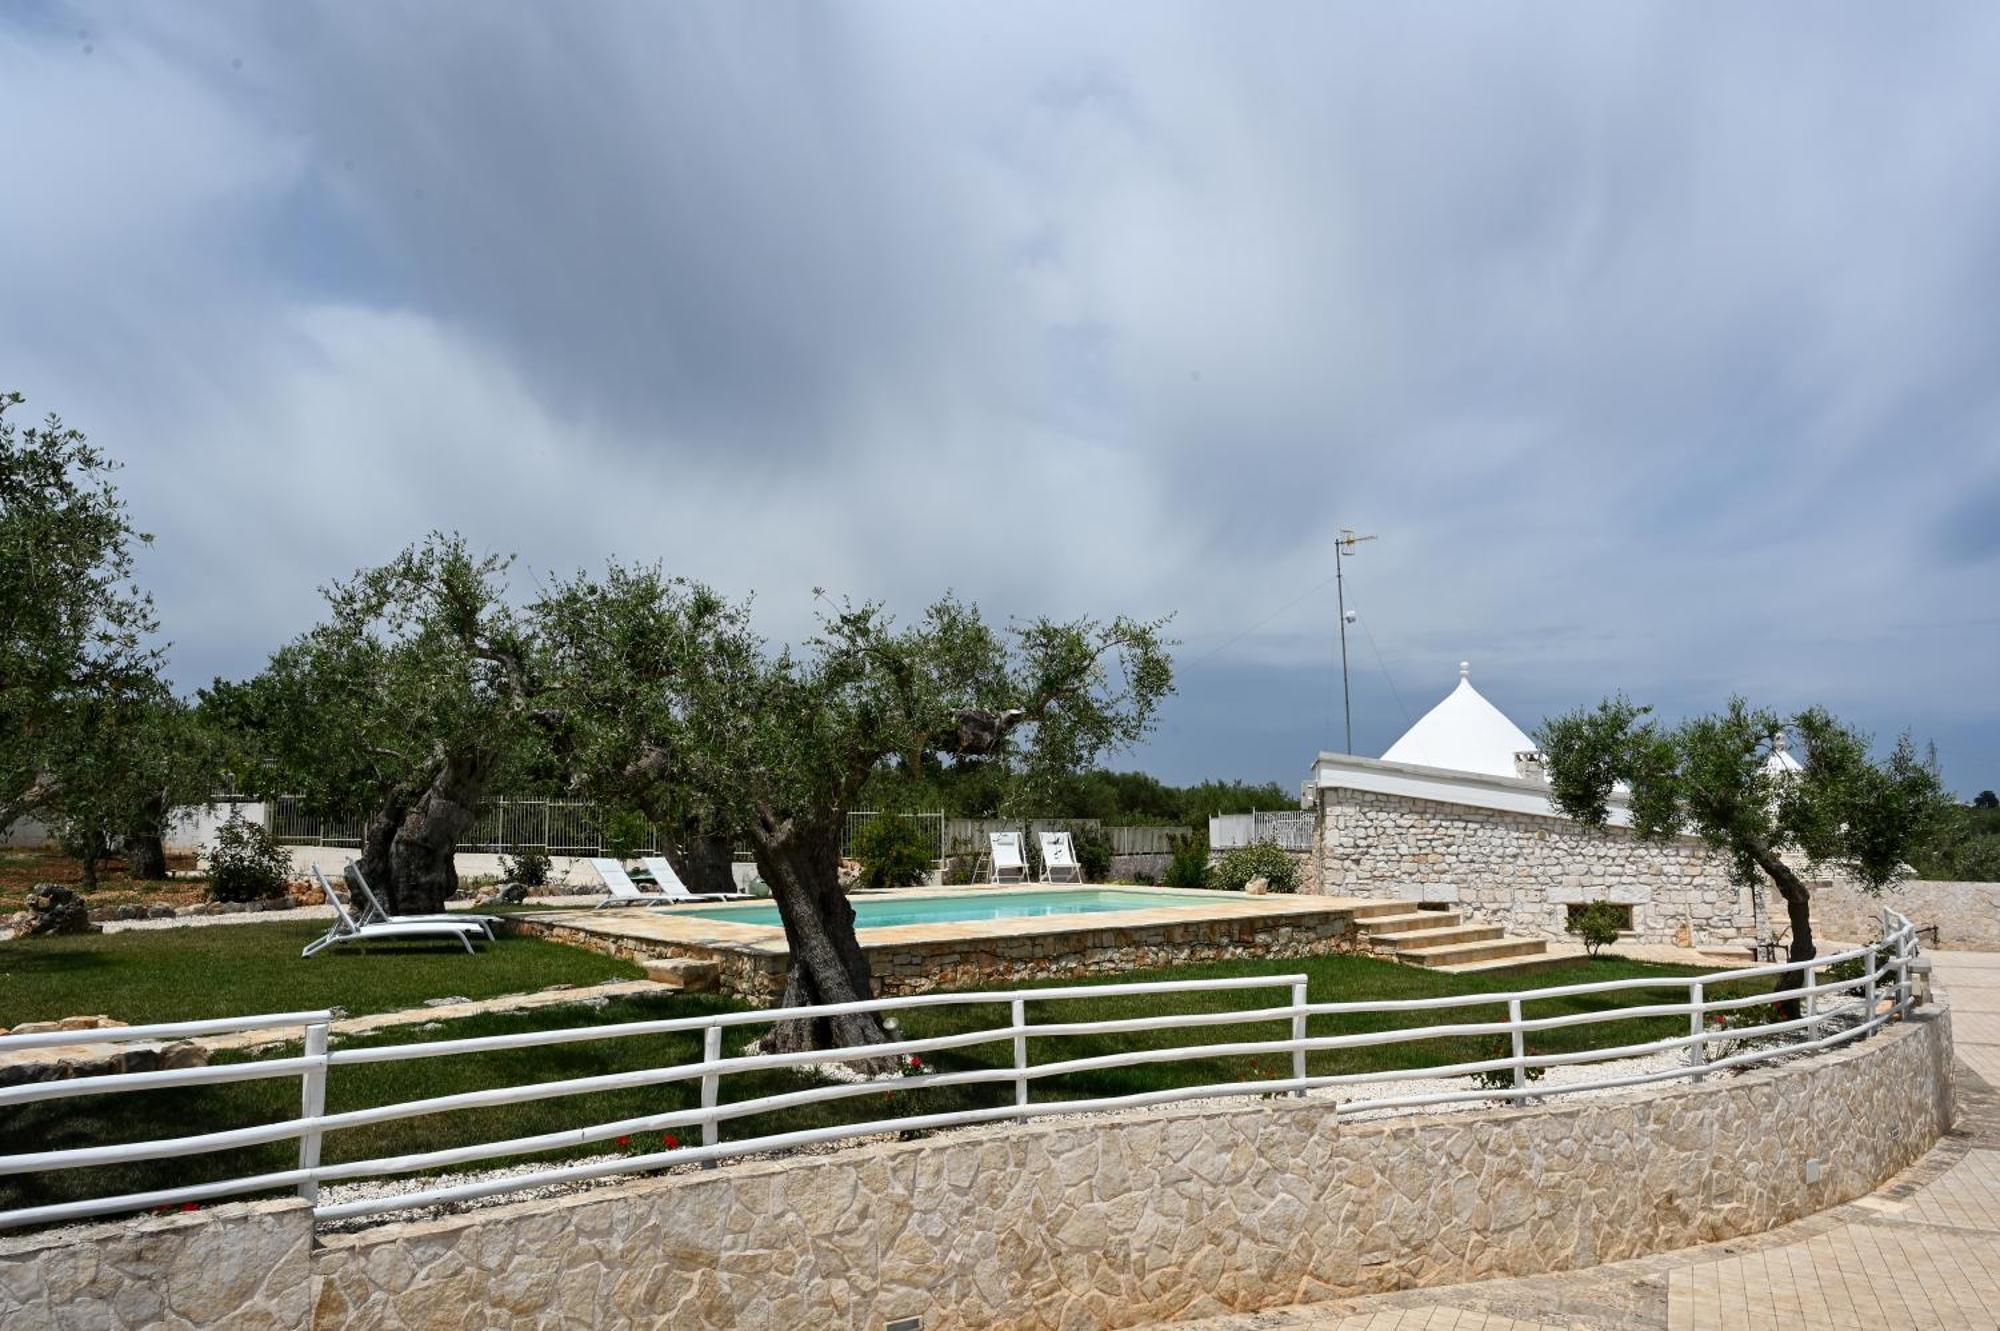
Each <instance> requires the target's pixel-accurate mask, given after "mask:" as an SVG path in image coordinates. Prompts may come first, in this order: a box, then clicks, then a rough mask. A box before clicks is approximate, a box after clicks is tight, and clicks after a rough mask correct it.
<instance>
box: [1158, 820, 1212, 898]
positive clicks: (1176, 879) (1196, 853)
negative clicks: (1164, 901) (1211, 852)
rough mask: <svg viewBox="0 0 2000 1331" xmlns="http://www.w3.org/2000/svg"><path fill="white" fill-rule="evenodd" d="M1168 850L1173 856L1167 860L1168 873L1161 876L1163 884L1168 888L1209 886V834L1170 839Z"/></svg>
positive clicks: (1199, 833)
mask: <svg viewBox="0 0 2000 1331" xmlns="http://www.w3.org/2000/svg"><path fill="white" fill-rule="evenodd" d="M1167 848H1168V850H1169V851H1171V852H1172V854H1171V857H1170V858H1169V859H1168V860H1167V871H1166V872H1165V873H1164V874H1162V875H1160V881H1161V882H1162V883H1164V884H1166V885H1167V886H1168V887H1207V886H1208V833H1207V832H1189V833H1187V834H1186V835H1184V836H1177V837H1170V838H1168V840H1167Z"/></svg>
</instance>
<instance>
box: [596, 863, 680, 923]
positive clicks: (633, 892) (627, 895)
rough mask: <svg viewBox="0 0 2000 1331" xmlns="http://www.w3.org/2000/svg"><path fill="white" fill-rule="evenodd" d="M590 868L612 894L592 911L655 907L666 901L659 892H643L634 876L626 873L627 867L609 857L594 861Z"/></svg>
mask: <svg viewBox="0 0 2000 1331" xmlns="http://www.w3.org/2000/svg"><path fill="white" fill-rule="evenodd" d="M590 867H591V868H593V869H595V870H596V871H597V876H598V877H599V878H600V879H602V880H603V882H604V889H605V891H607V892H609V893H610V894H611V895H610V896H607V897H606V898H604V900H602V901H600V902H598V903H597V904H596V905H595V906H592V907H591V909H592V910H603V909H604V908H605V907H606V906H655V905H658V904H660V903H661V902H663V901H665V900H666V898H665V897H664V896H662V895H661V894H659V893H657V892H641V891H640V890H639V885H638V884H637V883H635V882H633V881H632V875H631V874H629V873H626V872H625V866H624V865H622V864H620V863H619V862H618V861H617V860H614V859H611V858H610V857H608V856H606V857H604V858H601V859H594V860H592V861H591V862H590Z"/></svg>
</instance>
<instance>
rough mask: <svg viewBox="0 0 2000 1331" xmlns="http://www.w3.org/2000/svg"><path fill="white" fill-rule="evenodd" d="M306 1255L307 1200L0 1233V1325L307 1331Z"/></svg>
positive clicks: (27, 1330) (37, 1329)
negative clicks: (81, 1227)
mask: <svg viewBox="0 0 2000 1331" xmlns="http://www.w3.org/2000/svg"><path fill="white" fill-rule="evenodd" d="M312 1256H313V1248H312V1207H311V1206H310V1205H308V1204H307V1203H305V1202H302V1201H282V1202H249V1203H241V1202H239V1203H231V1204H229V1205H225V1206H216V1207H212V1208H209V1209H207V1210H203V1211H200V1212H197V1213H194V1214H189V1215H180V1214H175V1215H170V1216H148V1217H146V1218H145V1219H142V1220H126V1221H119V1222H115V1223H112V1224H102V1225H93V1226H90V1227H89V1228H88V1229H84V1230H73V1229H72V1230H53V1231H49V1232H46V1233H41V1234H25V1235H19V1236H8V1235H4V1234H0V1327H5V1328H7V1331H47V1329H52V1328H57V1327H61V1328H71V1327H74V1328H79V1331H81V1329H82V1328H91V1329H92V1331H96V1329H97V1328H120V1329H121V1331H122V1329H124V1328H131V1329H132V1331H139V1328H142V1327H143V1328H153V1327H165V1328H170V1329H171V1331H207V1328H211V1327H214V1328H223V1327H227V1328H230V1331H237V1329H238V1328H240V1329H241V1331H264V1328H271V1329H272V1331H280V1329H282V1331H302V1329H303V1328H306V1327H309V1326H311V1325H312V1308H313V1289H312V1277H313V1262H312Z"/></svg>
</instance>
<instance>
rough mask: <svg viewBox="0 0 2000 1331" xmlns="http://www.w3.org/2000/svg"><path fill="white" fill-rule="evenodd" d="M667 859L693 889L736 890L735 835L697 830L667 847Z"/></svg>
mask: <svg viewBox="0 0 2000 1331" xmlns="http://www.w3.org/2000/svg"><path fill="white" fill-rule="evenodd" d="M665 850H666V853H667V860H668V862H669V863H671V864H672V865H673V866H674V872H675V873H677V874H679V875H680V876H681V881H682V882H683V883H686V884H687V885H688V890H689V891H691V892H734V891H735V890H736V842H735V839H734V838H732V837H727V836H717V835H715V834H713V833H697V834H695V835H692V836H688V837H684V838H681V839H680V840H679V841H678V842H677V843H676V844H674V845H671V846H668V847H665Z"/></svg>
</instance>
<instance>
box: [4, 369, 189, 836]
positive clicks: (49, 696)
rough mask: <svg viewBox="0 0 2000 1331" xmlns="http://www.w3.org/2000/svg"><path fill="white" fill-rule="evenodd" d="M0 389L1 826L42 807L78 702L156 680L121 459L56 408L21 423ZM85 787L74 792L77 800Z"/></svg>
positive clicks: (81, 725) (117, 695)
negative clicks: (117, 476)
mask: <svg viewBox="0 0 2000 1331" xmlns="http://www.w3.org/2000/svg"><path fill="white" fill-rule="evenodd" d="M22 400H23V399H22V397H21V395H20V394H19V393H0V829H4V828H6V827H7V826H9V825H10V824H12V823H13V822H14V821H15V819H17V818H19V817H21V816H22V815H24V814H29V813H36V812H44V811H48V810H49V809H50V806H51V801H52V799H53V798H54V795H55V791H56V786H57V782H58V780H59V774H58V773H57V771H56V767H57V765H58V759H59V758H61V756H62V752H63V746H64V745H65V744H66V743H68V742H70V741H72V740H73V739H75V737H76V736H78V735H79V734H82V733H84V732H85V731H86V730H87V728H88V726H89V724H90V717H89V716H87V715H83V714H82V713H81V711H80V709H84V708H86V707H90V708H96V707H97V706H98V705H99V704H110V705H112V706H116V705H118V704H120V703H122V702H123V701H124V700H127V699H129V698H132V697H134V696H138V695H150V694H153V693H155V692H156V691H157V677H158V673H159V668H160V651H159V649H158V648H157V647H155V646H152V645H149V639H150V637H151V635H152V634H153V633H154V632H155V631H156V629H157V624H156V622H155V619H154V615H153V604H152V601H151V599H150V598H149V597H147V596H146V595H145V594H144V593H143V592H141V591H140V590H139V589H138V587H137V586H136V585H135V584H134V582H133V577H132V557H133V551H134V548H135V547H136V546H139V545H143V544H145V543H146V542H148V541H150V540H151V538H150V537H148V536H146V535H144V534H143V533H141V532H139V531H137V530H136V529H135V528H134V527H133V526H132V523H131V521H130V519H129V517H128V515H127V513H126V508H125V503H124V501H123V500H122V499H121V498H120V497H119V495H118V491H117V489H116V487H115V486H114V485H113V484H112V479H111V478H112V475H113V473H114V472H115V471H116V470H117V464H116V463H115V462H113V461H112V460H111V459H110V458H109V457H107V456H106V455H105V454H104V453H103V452H101V451H100V450H98V449H97V448H95V447H93V446H92V445H91V443H90V442H89V440H87V439H86V438H85V437H84V436H83V434H82V432H81V431H78V430H75V429H71V428H69V427H66V426H65V425H64V424H63V423H62V421H61V420H60V419H58V418H57V417H55V416H53V415H51V416H49V417H48V418H47V419H46V420H45V421H44V423H43V424H42V425H41V426H40V427H39V428H37V427H33V426H30V427H28V428H26V429H17V428H16V427H15V425H14V423H13V422H12V421H10V420H8V419H7V413H8V411H9V410H10V409H12V408H17V407H19V406H20V405H21V403H22ZM81 798H82V797H81V796H79V799H81Z"/></svg>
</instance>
